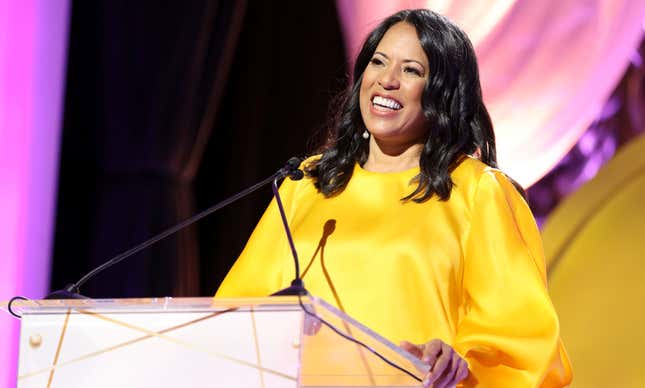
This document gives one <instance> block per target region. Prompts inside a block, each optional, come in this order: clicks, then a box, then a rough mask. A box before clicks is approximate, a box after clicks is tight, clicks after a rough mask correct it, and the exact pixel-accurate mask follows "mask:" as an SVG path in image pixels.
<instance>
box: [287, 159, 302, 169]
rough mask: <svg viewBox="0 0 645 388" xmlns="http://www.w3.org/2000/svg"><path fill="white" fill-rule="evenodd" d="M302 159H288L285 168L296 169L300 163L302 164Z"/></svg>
mask: <svg viewBox="0 0 645 388" xmlns="http://www.w3.org/2000/svg"><path fill="white" fill-rule="evenodd" d="M302 160H303V159H302V158H298V157H296V156H294V157H292V158H290V159H289V160H287V168H294V169H295V168H298V167H300V163H302Z"/></svg>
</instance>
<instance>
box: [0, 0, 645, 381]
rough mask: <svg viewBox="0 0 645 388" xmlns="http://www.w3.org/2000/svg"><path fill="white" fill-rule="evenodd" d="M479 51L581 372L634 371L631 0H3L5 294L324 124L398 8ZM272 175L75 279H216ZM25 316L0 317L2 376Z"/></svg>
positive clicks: (280, 157)
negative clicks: (364, 47)
mask: <svg viewBox="0 0 645 388" xmlns="http://www.w3.org/2000/svg"><path fill="white" fill-rule="evenodd" d="M420 7H427V8H431V9H433V10H435V11H438V12H440V13H442V14H444V15H446V16H448V17H449V18H451V19H452V20H454V21H455V22H457V23H458V24H459V25H460V26H461V27H462V28H463V29H464V30H465V31H466V32H467V33H468V34H469V35H470V37H471V39H472V41H473V44H474V45H475V48H476V51H477V53H478V58H479V63H480V68H481V78H482V84H483V89H484V97H485V100H486V103H487V106H488V108H489V110H490V112H491V115H492V116H493V121H494V124H495V127H496V134H497V139H498V149H499V161H500V165H501V167H502V169H503V170H505V171H506V172H507V173H509V175H511V176H513V177H514V178H516V179H517V180H518V181H519V182H521V183H522V184H523V185H524V186H525V187H527V188H528V193H529V201H530V205H531V207H532V209H533V211H534V213H535V215H536V217H537V219H538V223H539V224H540V226H541V227H542V231H543V238H544V244H545V252H546V255H547V260H548V263H549V272H550V285H549V286H550V289H551V293H552V296H553V300H554V303H555V304H556V307H557V308H558V310H559V313H560V316H561V326H562V335H563V337H564V341H565V344H566V345H567V350H568V352H569V353H570V356H571V359H572V361H573V366H574V386H576V387H604V386H620V387H643V386H645V369H644V368H642V364H643V362H642V357H641V355H640V350H641V349H642V348H644V347H645V331H644V330H643V329H642V328H643V327H645V313H643V312H642V305H643V302H642V300H643V298H644V297H645V269H644V268H645V239H644V238H643V236H645V204H644V201H643V198H645V137H643V136H640V137H639V135H640V134H641V133H642V132H643V131H644V130H645V64H644V63H643V61H644V60H645V59H644V58H645V43H644V42H643V29H644V28H645V2H643V1H642V0H588V1H583V0H565V1H556V0H539V1H538V0H517V1H513V0H480V1H470V0H437V1H429V0H424V1H419V0H408V1H405V0H398V1H396V0H383V1H374V0H337V1H335V2H334V1H315V2H301V1H295V0H294V1H284V2H273V1H260V0H255V1H249V2H247V1H243V0H239V1H217V0H192V1H190V2H180V1H139V2H129V1H125V0H104V1H81V0H77V1H74V0H71V1H70V0H0V300H7V299H9V298H10V297H12V296H13V295H25V296H27V297H30V298H40V297H42V296H44V295H45V294H46V293H47V292H48V291H49V290H53V289H59V288H61V287H63V286H65V285H66V284H67V283H71V282H74V281H76V280H78V279H79V278H80V277H81V276H82V275H83V274H84V273H85V272H87V271H88V270H89V269H91V268H92V267H95V266H97V265H98V264H100V263H102V262H103V261H105V260H106V259H108V258H110V257H112V256H114V255H116V254H117V253H120V252H121V251H123V250H125V249H127V248H129V247H131V246H133V245H135V244H136V243H138V242H141V241H143V240H145V239H146V238H148V237H150V236H152V235H154V234H155V233H158V232H159V231H161V230H163V229H165V228H167V227H168V226H170V225H172V224H174V223H176V222H178V221H180V220H183V219H185V218H187V217H188V216H190V215H192V214H194V213H196V212H197V211H199V210H201V209H204V208H206V207H208V206H210V205H212V204H213V203H215V202H217V201H219V200H221V199H223V198H225V197H226V196H229V195H231V194H233V193H235V192H236V191H239V190H241V189H242V188H245V187H247V186H249V185H251V184H253V183H255V182H256V181H258V180H260V179H262V178H264V177H266V176H268V175H270V174H271V173H273V172H274V171H275V170H277V169H278V168H279V167H280V166H281V165H282V164H283V163H284V162H285V161H286V160H287V159H288V158H289V157H290V156H294V155H296V156H304V155H306V154H310V153H312V152H313V150H314V149H315V146H316V145H318V144H319V142H320V140H321V139H322V134H323V132H324V128H325V122H326V117H327V116H328V112H329V110H330V109H333V106H330V100H331V98H332V97H333V96H334V95H336V94H337V93H338V92H340V91H341V90H342V89H343V87H344V85H346V82H347V74H348V69H349V67H350V66H351V58H353V56H354V55H355V53H356V52H357V49H358V48H359V47H360V44H361V41H362V39H363V38H364V36H365V33H366V32H367V31H369V30H370V29H371V28H373V27H374V26H375V25H376V24H377V23H378V22H379V20H380V19H382V18H383V17H385V16H387V15H388V14H390V13H393V12H395V11H397V10H399V9H403V8H420ZM270 195H271V194H270V190H269V189H268V188H267V189H265V190H262V191H260V192H258V193H256V194H254V195H252V196H251V197H249V198H247V199H245V200H242V201H241V202H239V203H237V204H235V205H233V206H231V207H229V208H228V209H226V210H224V211H222V212H220V213H219V214H216V215H214V216H211V217H209V218H207V219H205V220H203V221H201V222H200V223H199V224H197V225H195V226H193V227H190V228H188V229H186V230H185V231H183V232H181V233H179V234H178V235H176V236H175V237H173V238H170V239H168V240H167V241H164V242H162V243H160V244H158V245H157V246H154V247H152V248H150V249H147V250H146V251H144V252H142V253H141V254H138V255H136V256H135V257H132V258H131V259H129V260H128V261H127V262H124V263H122V264H119V265H117V266H115V267H113V268H112V269H110V270H108V271H107V272H104V273H102V274H101V275H99V276H98V277H97V278H95V279H94V280H92V281H90V282H89V283H87V285H86V286H84V287H83V289H82V293H83V294H85V295H88V296H91V297H95V298H103V297H144V296H166V295H170V296H195V295H212V294H213V293H214V292H215V289H216V288H217V285H218V284H219V282H220V281H221V279H222V278H223V276H224V275H225V274H226V272H227V270H228V268H229V267H230V266H231V264H232V263H233V261H234V260H235V258H236V256H237V255H238V253H239V252H240V250H241V248H242V246H243V244H244V242H245V241H246V239H247V237H248V236H249V234H250V232H251V230H252V228H253V226H254V225H255V222H256V221H257V219H258V218H259V216H260V214H261V212H262V210H263V209H264V207H265V206H266V205H267V203H268V201H269V199H270ZM17 328H18V323H17V322H16V321H15V320H12V319H11V318H9V316H8V315H6V314H2V316H0V336H1V338H2V339H1V340H0V341H1V342H2V343H3V345H4V346H2V347H1V348H0V385H1V386H4V385H8V386H11V385H14V384H15V381H14V379H15V371H16V349H17V348H16V346H17V333H18V331H17Z"/></svg>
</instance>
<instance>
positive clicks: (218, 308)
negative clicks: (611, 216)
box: [13, 297, 423, 388]
mask: <svg viewBox="0 0 645 388" xmlns="http://www.w3.org/2000/svg"><path fill="white" fill-rule="evenodd" d="M302 301H303V306H304V307H305V308H306V309H307V311H310V312H315V314H316V315H317V317H319V318H322V319H324V320H325V321H327V322H329V323H330V324H332V325H333V326H334V327H335V328H337V329H338V330H339V331H340V332H342V333H344V334H346V335H350V336H352V337H353V338H356V339H358V340H360V341H362V342H364V343H365V344H367V345H368V346H369V347H370V348H372V349H374V350H376V351H378V352H379V353H380V354H382V355H383V356H385V357H386V358H388V359H389V360H391V361H392V362H394V363H396V364H397V365H399V366H401V367H403V368H405V369H406V370H408V371H410V372H412V374H413V375H414V376H416V377H417V378H421V377H422V375H423V373H421V372H419V370H422V369H423V365H422V364H421V363H420V362H419V361H418V360H416V359H415V358H414V357H412V356H410V355H409V354H407V353H406V352H404V351H402V350H401V349H399V348H398V347H396V346H394V345H393V344H391V343H389V342H388V341H386V340H385V339H383V338H382V337H380V336H378V335H377V334H376V333H374V332H372V331H370V330H369V329H367V328H365V327H363V326H362V325H360V324H359V323H358V322H356V321H354V320H353V319H351V318H350V317H348V316H346V315H345V314H343V313H342V312H340V311H338V310H336V309H335V308H334V307H333V306H330V305H329V304H327V303H326V302H324V301H322V300H319V299H317V298H303V299H302ZM13 308H14V310H15V311H18V312H19V313H21V314H22V325H21V333H20V356H19V370H18V387H20V388H23V387H116V386H136V387H141V386H154V387H177V386H207V387H258V388H260V387H261V388H295V387H411V386H420V383H419V381H418V380H416V379H415V378H413V377H411V376H409V375H408V374H406V373H403V372H401V371H399V370H398V369H395V368H393V367H392V366H390V365H388V364H386V363H385V362H383V361H382V360H381V359H379V358H378V357H376V356H375V355H374V354H372V352H370V351H368V350H366V349H365V348H363V347H361V346H359V345H357V344H356V343H353V342H350V341H348V340H347V339H344V338H342V337H341V336H340V335H339V334H337V333H335V332H334V331H332V330H331V329H330V328H328V327H327V326H325V325H323V324H322V323H321V322H320V320H319V319H318V318H316V317H312V316H311V315H309V314H305V313H304V311H303V309H302V306H301V305H300V303H299V301H298V299H297V298H295V297H271V298H257V299H222V300H219V299H212V298H176V299H175V298H162V299H111V300H106V299H103V300H92V299H88V300H33V301H24V302H23V301H20V302H16V303H14V305H13Z"/></svg>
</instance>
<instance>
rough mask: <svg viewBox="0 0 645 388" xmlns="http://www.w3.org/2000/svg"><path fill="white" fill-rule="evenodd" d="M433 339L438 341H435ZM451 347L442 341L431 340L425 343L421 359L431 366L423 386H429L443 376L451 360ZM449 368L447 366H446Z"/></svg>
mask: <svg viewBox="0 0 645 388" xmlns="http://www.w3.org/2000/svg"><path fill="white" fill-rule="evenodd" d="M434 341H438V343H435V342H434ZM451 355H452V348H451V347H450V346H448V345H446V344H445V343H443V342H442V341H439V340H432V341H430V342H428V344H427V345H426V351H425V352H424V355H423V361H424V362H428V363H429V365H430V366H431V369H430V372H429V373H428V375H427V376H426V378H425V379H424V381H423V385H424V387H430V386H432V384H435V383H436V382H438V381H439V379H440V378H442V377H443V375H444V374H445V373H444V372H446V369H447V368H448V366H449V365H450V363H451V361H452V357H451ZM426 360H427V361H426ZM448 369H449V368H448Z"/></svg>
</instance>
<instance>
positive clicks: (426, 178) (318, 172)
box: [217, 10, 571, 388]
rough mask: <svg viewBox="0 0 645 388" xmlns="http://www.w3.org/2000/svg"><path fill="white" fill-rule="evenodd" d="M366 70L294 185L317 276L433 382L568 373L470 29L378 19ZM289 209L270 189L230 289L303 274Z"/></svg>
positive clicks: (304, 241)
mask: <svg viewBox="0 0 645 388" xmlns="http://www.w3.org/2000/svg"><path fill="white" fill-rule="evenodd" d="M353 75H354V78H353V79H354V82H353V84H352V85H351V88H350V89H349V91H348V93H347V95H346V96H345V99H344V102H343V104H342V105H341V107H340V108H339V111H338V117H337V119H336V122H335V124H334V125H332V126H331V128H330V137H329V138H330V140H329V141H328V143H327V144H325V145H324V146H323V147H322V149H321V154H320V155H318V156H314V157H312V158H309V159H308V160H306V161H305V162H304V163H303V168H304V170H305V172H306V173H307V179H303V180H301V181H298V182H292V181H286V182H285V183H284V184H283V185H282V187H281V189H280V192H281V196H282V198H283V202H284V203H285V208H286V211H287V213H288V218H289V224H290V227H291V229H292V231H293V237H294V242H295V245H296V248H297V250H298V252H299V253H300V257H301V258H304V260H303V262H301V263H300V265H301V267H302V268H306V271H305V273H304V274H303V279H304V281H305V283H306V284H307V288H308V290H309V291H310V292H311V293H313V294H316V295H318V296H320V297H322V298H324V299H327V300H329V301H331V302H332V303H334V304H335V305H336V306H338V307H339V308H340V309H342V310H344V311H345V312H347V313H348V314H349V315H351V316H353V317H354V318H356V319H358V320H359V321H361V322H362V323H364V324H366V325H367V326H369V327H371V328H372V329H374V330H376V331H377V332H379V333H381V334H382V335H384V336H385V337H386V338H388V339H389V340H391V341H393V342H395V343H396V342H399V343H400V344H401V347H402V348H404V349H405V350H407V351H409V352H410V353H412V354H413V355H415V356H417V357H419V358H420V359H422V360H423V361H424V362H425V363H427V365H428V373H427V375H426V378H425V380H424V383H423V384H424V386H432V387H437V388H440V387H453V386H455V385H456V384H463V385H462V386H468V387H474V386H479V387H500V386H505V387H506V386H508V387H535V386H540V387H563V386H566V385H567V384H568V383H569V382H570V381H571V368H570V366H569V362H568V360H567V357H566V354H565V351H564V348H563V346H562V344H561V341H560V338H559V324H558V318H557V314H556V313H555V311H554V309H553V306H552V304H551V302H550V299H549V295H548V293H547V290H546V274H545V273H546V271H545V265H544V257H543V253H542V245H541V241H540V237H539V233H538V230H537V227H536V225H535V221H534V220H533V217H532V215H531V213H530V210H529V209H528V206H527V204H526V202H525V201H524V199H523V197H522V194H521V193H520V192H519V191H518V190H517V189H516V187H515V186H514V185H513V182H512V180H511V179H510V178H508V177H507V176H506V175H505V174H503V173H502V172H501V171H499V170H498V169H496V156H495V139H494V135H493V128H492V124H491V121H490V118H489V116H488V113H487V111H486V108H485V106H484V104H483V102H482V97H481V87H480V84H479V76H478V69H477V61H476V58H475V54H474V51H473V49H472V46H471V44H470V41H469V40H468V38H467V37H466V35H465V34H464V33H463V32H462V31H461V30H460V29H459V28H458V27H456V26H455V25H454V24H452V23H451V22H450V21H448V20H447V19H445V18H444V17H442V16H440V15H438V14H436V13H433V12H431V11H428V10H408V11H401V12H399V13H397V14H394V15H392V16H390V17H389V18H387V19H385V20H384V21H383V22H382V23H381V24H379V26H378V27H377V28H376V29H375V30H374V31H372V32H371V33H370V34H369V36H368V37H367V39H366V41H365V44H364V45H363V47H362V49H361V51H360V53H359V55H358V58H357V60H356V62H355V66H354V74H353ZM279 222H280V217H279V214H278V209H277V206H276V203H275V202H272V203H271V204H270V205H269V208H268V209H267V211H266V212H265V214H264V216H263V217H262V219H261V220H260V222H259V223H258V225H257V227H256V229H255V231H254V232H253V234H252V236H251V238H250V240H249V242H248V243H247V245H246V247H245V248H244V251H243V252H242V254H241V256H240V257H239V259H238V260H237V262H236V263H235V265H234V266H233V268H232V269H231V271H230V272H229V274H228V276H227V277H226V279H225V280H224V282H223V283H222V284H221V286H220V288H219V290H218V292H217V296H218V297H223V296H226V297H230V296H262V295H268V294H271V293H273V292H275V291H276V290H279V289H282V288H284V287H286V286H288V285H289V282H290V280H291V273H292V267H291V255H290V251H289V247H288V245H287V244H286V241H285V242H284V243H283V244H281V245H278V244H276V241H279V240H280V239H281V238H282V237H280V233H279V231H280V230H281V226H280V224H279ZM327 225H334V228H332V229H330V228H328V227H327ZM408 341H411V342H408ZM413 343H418V344H421V345H414V344H413Z"/></svg>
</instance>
